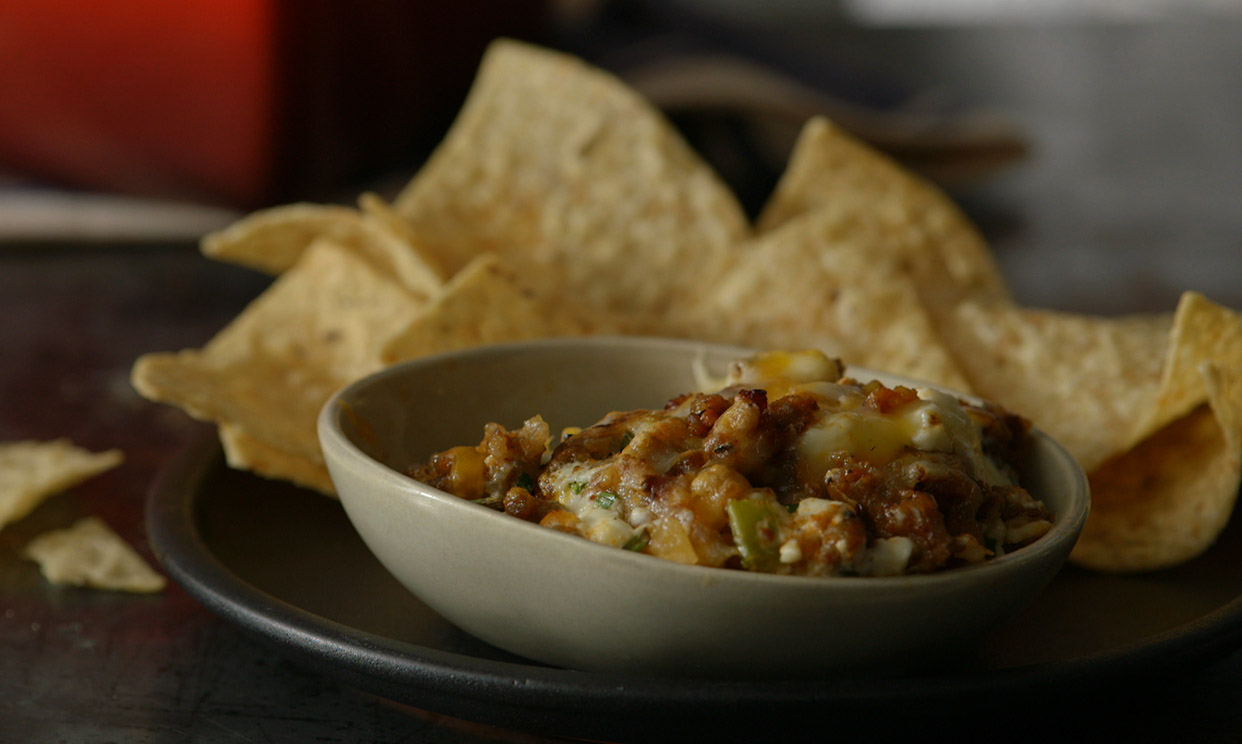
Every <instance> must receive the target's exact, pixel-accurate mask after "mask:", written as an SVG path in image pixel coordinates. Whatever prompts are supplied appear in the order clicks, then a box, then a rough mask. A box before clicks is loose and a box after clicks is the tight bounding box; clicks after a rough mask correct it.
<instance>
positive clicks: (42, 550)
mask: <svg viewBox="0 0 1242 744" xmlns="http://www.w3.org/2000/svg"><path fill="white" fill-rule="evenodd" d="M25 556H26V557H27V558H29V559H30V560H32V561H35V562H37V563H38V564H39V569H40V570H41V571H42V572H43V576H44V578H46V579H47V580H48V581H50V582H52V583H53V584H65V585H69V586H84V587H90V588H93V589H109V590H112V591H123V592H141V593H151V592H158V591H160V590H162V589H163V588H164V586H165V584H166V583H167V582H166V581H165V579H164V577H163V576H161V575H160V574H159V573H157V572H156V571H155V570H154V569H152V568H151V566H150V565H148V564H147V562H146V561H145V560H143V558H142V556H141V555H139V554H138V552H137V551H135V550H134V549H133V548H132V547H130V546H129V544H128V543H126V542H125V541H124V540H123V539H121V537H120V536H119V535H117V534H116V533H115V532H113V531H112V530H111V528H109V527H108V525H106V524H104V522H103V521H101V520H100V519H98V518H96V517H86V518H85V519H81V520H79V521H78V522H76V523H74V525H73V526H72V527H68V528H66V529H63V530H54V531H52V532H47V533H44V534H42V535H40V536H39V537H37V538H35V539H34V540H31V541H30V543H29V544H28V545H27V546H26V550H25Z"/></svg>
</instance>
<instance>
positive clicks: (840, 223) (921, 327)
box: [679, 205, 969, 391]
mask: <svg viewBox="0 0 1242 744" xmlns="http://www.w3.org/2000/svg"><path fill="white" fill-rule="evenodd" d="M911 240H913V241H918V240H919V237H918V236H917V235H916V234H914V233H912V232H909V231H904V230H897V231H894V230H891V229H889V226H888V225H886V224H883V223H881V222H877V221H875V220H872V219H870V217H869V214H868V212H866V211H864V210H857V209H853V208H851V207H849V206H846V207H840V208H839V207H838V206H837V205H828V206H825V207H824V208H822V209H820V210H817V211H816V212H813V213H810V214H807V215H804V216H803V217H801V218H799V219H797V220H793V221H792V222H790V223H788V224H786V225H785V226H783V227H781V228H779V229H777V230H773V231H771V232H769V233H766V234H764V235H763V236H761V237H759V238H757V239H756V240H755V241H754V242H753V243H751V244H750V245H748V246H746V247H745V248H744V250H742V251H739V253H738V256H737V258H736V259H735V260H734V263H733V264H732V265H731V267H730V269H729V271H728V273H727V275H726V276H725V277H724V278H723V279H722V280H721V281H719V282H718V283H717V284H715V285H714V286H712V287H710V288H709V290H708V293H707V294H706V296H704V297H702V298H700V299H699V301H698V303H697V307H696V315H695V319H694V325H692V326H691V327H690V328H689V329H685V330H686V332H685V333H684V334H682V335H691V336H695V337H698V338H703V339H705V340H711V341H720V342H724V343H735V344H741V345H746V346H753V347H756V348H810V347H813V348H818V349H820V350H822V351H824V352H825V353H828V354H830V355H833V356H837V357H840V358H841V359H843V360H844V361H845V362H846V364H847V365H850V364H854V365H860V366H866V367H872V368H875V369H879V370H883V371H887V372H894V373H898V374H904V375H909V376H912V377H916V378H919V379H923V380H928V381H930V382H935V383H938V384H941V385H945V386H947V387H950V388H954V389H957V390H961V391H968V390H969V384H968V381H967V379H966V376H965V375H964V374H963V372H962V370H961V369H959V367H958V364H957V362H956V361H955V360H954V359H953V357H952V356H951V355H950V354H949V353H948V351H947V350H946V349H945V348H944V346H943V345H942V343H941V341H940V338H939V335H938V333H937V331H936V328H935V322H934V320H933V318H932V316H931V315H930V314H929V313H928V312H927V310H926V309H925V307H924V305H923V302H922V300H921V299H920V295H919V291H918V278H917V277H916V276H915V275H913V274H912V273H911V272H910V271H909V270H908V269H909V266H908V264H907V263H906V262H905V261H904V260H903V256H904V255H905V254H906V253H907V252H908V251H909V250H910V248H909V243H908V241H911ZM679 330H683V329H679Z"/></svg>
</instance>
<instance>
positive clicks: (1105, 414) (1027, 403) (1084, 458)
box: [941, 302, 1172, 472]
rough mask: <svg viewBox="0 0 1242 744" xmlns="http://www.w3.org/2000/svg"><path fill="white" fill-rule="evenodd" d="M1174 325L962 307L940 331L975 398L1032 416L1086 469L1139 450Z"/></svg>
mask: <svg viewBox="0 0 1242 744" xmlns="http://www.w3.org/2000/svg"><path fill="white" fill-rule="evenodd" d="M1171 325H1172V319H1171V317H1170V316H1168V315H1159V314H1157V315H1135V316H1126V317H1118V318H1101V317H1093V316H1084V315H1074V314H1070V313H1059V312H1052V311H1047V310H1028V309H1022V308H1018V307H1014V306H1012V305H1009V304H999V305H995V304H987V303H981V302H964V303H962V304H961V305H959V306H957V307H956V308H955V309H954V313H953V316H952V321H951V322H949V323H946V324H944V325H942V326H941V332H942V334H943V336H942V337H943V338H944V339H945V340H946V343H947V344H948V346H949V348H950V349H951V350H952V352H953V354H954V355H955V356H956V357H957V359H959V360H960V361H961V364H962V367H963V369H964V371H965V373H966V377H967V378H968V380H969V381H970V386H971V388H972V389H973V390H974V392H975V393H976V394H978V395H980V396H982V397H984V398H988V399H990V400H993V401H995V402H997V403H1000V404H1001V405H1003V406H1005V407H1006V408H1008V409H1010V410H1011V411H1014V412H1016V413H1019V414H1021V415H1023V416H1025V417H1027V418H1029V419H1030V420H1031V421H1032V422H1033V423H1034V424H1035V425H1036V426H1038V427H1039V428H1040V429H1043V430H1044V431H1045V432H1047V433H1048V434H1049V435H1051V436H1052V437H1053V438H1054V439H1056V440H1058V441H1059V442H1061V444H1063V445H1065V448H1066V449H1068V450H1069V451H1070V453H1071V454H1072V455H1074V457H1075V458H1076V459H1077V460H1078V462H1079V464H1081V465H1082V466H1083V468H1084V469H1085V470H1087V471H1088V472H1090V471H1091V470H1092V469H1094V468H1095V467H1097V466H1099V465H1100V464H1101V463H1103V462H1104V461H1105V460H1107V459H1108V458H1110V457H1112V456H1114V455H1116V454H1117V453H1119V452H1122V451H1124V450H1126V449H1128V448H1129V447H1130V446H1131V445H1132V444H1133V437H1132V432H1133V431H1134V428H1135V426H1136V425H1137V424H1138V421H1139V419H1140V418H1141V417H1142V415H1143V413H1144V411H1146V410H1147V409H1148V408H1149V407H1150V405H1151V401H1152V400H1153V399H1154V397H1155V395H1156V391H1157V390H1158V388H1159V384H1160V371H1161V368H1162V365H1163V360H1164V356H1165V349H1166V348H1167V346H1168V337H1169V329H1170V327H1171Z"/></svg>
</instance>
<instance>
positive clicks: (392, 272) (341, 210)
mask: <svg viewBox="0 0 1242 744" xmlns="http://www.w3.org/2000/svg"><path fill="white" fill-rule="evenodd" d="M376 198H378V197H376ZM371 202H373V200H372V199H370V198H368V203H371ZM320 239H328V240H331V241H332V242H335V243H336V244H338V245H341V246H344V247H347V248H349V249H351V250H354V251H356V252H357V254H358V255H359V256H361V257H362V258H364V259H365V260H367V261H368V262H370V263H371V265H372V266H374V267H375V268H376V269H377V270H378V271H380V272H381V273H383V274H385V275H388V276H392V277H394V278H395V279H396V280H397V281H399V282H400V283H401V284H402V285H403V286H404V287H406V289H408V290H410V291H411V292H413V293H414V294H416V295H419V296H423V297H426V296H430V295H432V294H435V293H436V292H438V291H439V289H440V287H441V286H442V285H443V277H442V276H441V275H440V273H439V272H438V269H437V268H436V267H434V266H433V265H432V264H430V263H428V262H427V261H426V260H425V259H424V258H423V256H422V254H421V253H420V252H419V250H418V249H417V248H416V247H415V246H414V244H413V243H412V242H411V240H410V236H409V234H408V233H406V232H404V231H401V232H398V231H397V229H395V228H394V225H393V224H392V223H391V222H390V221H389V220H387V219H385V218H383V217H380V216H375V215H372V214H362V213H360V212H358V211H357V210H355V209H350V208H349V207H342V206H336V205H329V204H307V203H301V204H289V205H285V206H280V207H272V208H270V209H264V210H261V211H258V212H255V213H253V214H251V215H249V216H247V217H245V218H243V219H241V220H239V221H237V222H235V223H233V224H232V225H230V226H228V227H227V228H225V229H223V230H220V231H218V232H214V233H211V234H209V235H207V236H205V237H204V238H203V240H202V244H201V248H202V251H203V253H204V254H205V255H206V256H208V257H210V258H213V259H216V260H218V261H227V262H230V263H235V264H238V265H241V266H246V267H248V268H252V269H256V270H258V271H262V272H265V273H268V274H273V275H277V274H281V273H283V272H285V271H288V270H289V268H290V267H292V266H293V265H294V264H296V263H297V261H298V259H299V258H301V256H302V254H303V253H304V252H305V251H306V249H307V248H308V247H309V246H310V245H311V244H313V243H314V242H315V241H317V240H320Z"/></svg>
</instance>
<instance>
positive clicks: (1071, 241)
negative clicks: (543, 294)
mask: <svg viewBox="0 0 1242 744" xmlns="http://www.w3.org/2000/svg"><path fill="white" fill-rule="evenodd" d="M1240 39H1242V25H1238V24H1232V25H1230V24H1219V23H1217V24H1200V25H1178V26H1173V27H1148V26H1142V25H1135V26H1127V27H1121V28H1072V29H1054V28H1043V29H990V30H987V31H986V32H981V31H971V30H961V29H956V30H955V29H944V30H938V31H926V30H924V31H914V30H888V31H880V30H873V31H867V32H853V33H850V34H848V35H845V34H841V35H840V38H836V39H831V38H830V41H831V42H832V43H839V44H842V45H856V46H857V47H858V48H859V49H860V50H864V51H865V52H866V53H868V54H873V55H878V56H880V57H882V58H883V59H884V60H886V61H887V63H888V64H889V65H891V66H904V67H906V68H907V69H910V70H917V71H918V73H919V75H920V76H922V77H923V78H924V79H926V80H928V81H936V80H941V81H948V82H951V83H952V84H953V85H954V86H956V87H957V88H958V89H959V90H961V91H963V92H965V93H966V94H968V95H970V96H973V97H974V98H976V99H978V100H986V101H988V102H990V103H993V104H996V105H998V106H1001V107H1002V108H1004V109H1005V110H1007V111H1008V112H1010V113H1011V114H1012V115H1013V116H1014V117H1015V118H1016V120H1017V121H1019V122H1021V123H1022V125H1023V126H1024V127H1025V128H1026V130H1027V131H1028V133H1029V134H1030V136H1031V138H1032V142H1033V144H1034V147H1033V150H1032V153H1031V155H1030V157H1029V158H1028V159H1027V161H1026V162H1025V163H1023V164H1021V165H1019V166H1016V167H1014V168H1012V169H1010V170H1008V171H1006V172H1004V173H1002V174H999V175H997V176H995V177H994V178H992V179H991V180H989V181H988V182H986V183H983V184H980V185H978V186H976V187H974V188H972V189H970V190H969V191H967V192H963V193H961V194H957V195H958V196H960V198H961V203H962V204H963V206H964V207H965V208H966V209H967V211H968V212H969V213H970V215H971V216H972V217H973V218H974V219H975V220H976V222H977V223H978V224H979V225H980V226H981V228H982V229H983V230H984V232H985V234H986V235H987V237H988V238H989V239H990V241H991V242H992V244H993V246H994V247H995V249H996V253H997V256H998V259H999V261H1000V264H1001V266H1002V268H1003V270H1004V271H1005V273H1006V274H1007V276H1008V278H1009V280H1010V282H1011V284H1012V286H1013V288H1014V292H1015V294H1016V295H1017V297H1018V299H1019V300H1020V301H1022V302H1024V303H1026V304H1028V305H1039V306H1044V307H1051V308H1057V309H1063V310H1071V311H1080V312H1093V313H1103V314H1114V313H1123V312H1137V311H1150V310H1160V311H1163V310H1171V309H1172V307H1173V305H1174V304H1175V302H1176V298H1177V294H1178V293H1179V292H1180V291H1181V290H1183V289H1196V290H1199V291H1202V292H1204V293H1205V294H1207V295H1208V296H1209V297H1212V298H1213V299H1215V300H1217V301H1218V302H1221V303H1223V304H1226V305H1230V306H1232V307H1235V308H1242V281H1240V280H1242V96H1239V95H1238V87H1237V86H1238V81H1239V80H1242V77H1239V74H1240V73H1242V43H1238V42H1239V40H1240ZM267 281H268V280H266V279H265V278H263V277H260V276H258V275H256V274H253V273H251V272H248V271H246V270H244V269H240V268H236V267H231V266H227V265H222V264H218V263H213V262H211V261H208V260H206V259H204V258H203V257H202V256H200V255H199V254H198V252H197V251H196V249H195V247H194V246H193V245H191V244H159V243H156V244H152V243H142V244H115V243H112V244H97V243H88V242H82V243H58V244H21V245H0V441H5V440H15V439H51V438H56V437H62V436H69V437H71V438H72V439H73V440H75V441H76V442H77V443H79V444H81V445H83V446H85V447H88V448H92V449H106V448H111V447H119V448H121V449H123V450H124V452H125V455H126V460H125V463H124V465H122V466H121V467H119V468H118V469H116V470H114V471H112V472H109V473H107V474H105V475H103V476H101V477H99V478H96V479H94V480H92V481H90V482H88V483H85V484H83V485H81V486H78V487H76V488H73V489H71V490H70V491H68V492H66V493H64V494H61V495H58V496H56V497H54V498H52V499H51V500H49V501H48V502H46V503H45V504H44V505H43V506H42V507H40V508H39V509H38V510H37V511H36V512H34V513H33V514H32V515H30V516H29V517H27V518H26V519H24V520H22V521H20V522H18V523H16V524H13V525H11V526H9V527H6V528H5V529H4V530H3V531H0V741H3V742H49V743H50V742H66V743H74V742H147V741H151V742H178V741H194V742H259V741H282V742H361V741H367V742H491V741H543V740H545V739H544V738H543V735H542V734H534V733H529V732H523V731H518V730H510V729H507V728H503V727H498V726H496V725H492V724H486V725H484V724H479V723H475V722H470V721H466V720H462V719H458V718H452V717H446V716H443V715H440V714H439V713H437V712H436V711H434V710H430V711H429V710H422V709H419V708H417V707H411V706H409V705H404V704H398V703H395V702H391V701H388V700H385V699H383V698H381V697H377V696H375V695H372V694H370V693H367V692H363V691H361V690H358V689H355V688H353V687H351V686H349V685H346V684H342V683H341V682H339V681H337V680H335V679H333V678H331V676H330V675H325V674H322V673H319V672H315V671H312V670H310V669H307V668H304V667H303V666H301V665H300V664H298V663H297V662H295V661H294V660H291V659H289V658H286V657H285V656H283V655H282V654H281V653H279V652H278V651H277V650H276V649H274V648H272V647H271V646H269V645H268V644H266V643H264V642H263V641H262V640H261V639H258V638H255V637H253V636H251V635H249V634H247V633H245V632H243V631H242V630H240V629H238V628H237V627H234V625H232V624H230V623H229V622H227V621H226V620H223V619H221V618H220V617H218V616H217V615H215V614H214V613H212V612H211V611H209V610H207V609H205V608H204V607H203V606H202V605H201V604H200V603H199V602H197V601H196V600H195V599H194V598H193V597H192V596H191V595H190V594H188V593H187V592H186V591H184V590H183V589H182V588H181V587H180V586H178V585H176V584H175V583H172V584H170V586H169V587H168V588H167V590H166V591H164V592H162V593H160V594H157V595H154V596H136V595H126V594H119V593H109V592H100V591H91V590H82V589H73V588H57V587H53V586H50V585H48V584H47V583H45V582H44V581H43V580H42V578H41V576H40V575H39V573H38V571H37V569H36V568H35V566H34V565H33V564H31V563H29V562H27V561H24V560H22V559H21V557H20V552H21V548H22V546H23V545H24V544H25V543H26V542H27V541H28V540H29V539H30V538H32V537H33V536H34V535H37V534H39V533H41V532H43V531H45V530H47V529H51V528H54V527H60V526H65V525H67V524H69V523H70V522H71V521H73V520H74V519H76V518H77V517H79V516H83V515H87V514H92V515H97V516H99V517H101V518H103V519H104V520H105V521H106V522H108V523H109V524H110V525H111V526H112V527H113V528H114V529H116V530H117V531H118V532H119V533H120V534H121V535H122V536H123V537H124V538H126V539H127V540H128V541H129V542H130V543H131V544H133V545H135V546H137V547H138V549H139V550H140V551H141V552H143V554H144V555H146V556H147V557H148V558H150V559H152V560H154V556H153V554H152V551H151V548H150V544H149V540H148V536H147V534H146V528H145V523H144V503H145V500H146V499H147V495H148V493H149V491H150V489H151V487H152V484H153V482H154V481H155V479H156V477H157V474H158V473H159V472H160V471H161V469H162V468H163V467H165V466H166V464H167V463H168V462H169V460H170V458H172V457H174V455H175V454H176V453H177V452H178V451H179V450H181V449H182V448H183V447H184V446H186V444H187V443H189V442H190V441H193V440H194V439H195V438H196V437H197V436H199V435H200V434H201V433H202V431H203V425H202V424H200V423H197V422H194V421H191V420H190V419H189V418H188V417H186V416H185V415H184V414H182V413H181V412H180V411H178V410H176V409H173V408H170V407H167V406H160V405H155V404H151V403H148V402H146V401H144V400H143V399H141V398H140V397H139V396H138V395H136V394H135V393H134V391H133V390H132V389H131V387H130V385H129V382H128V375H129V369H130V365H131V364H132V362H133V360H134V359H135V358H136V357H137V356H139V355H140V354H142V353H144V352H148V351H157V350H171V349H179V348H186V347H194V346H198V345H201V344H202V343H203V342H205V341H206V340H207V339H208V338H210V337H211V335H212V334H213V333H214V332H216V331H217V330H218V329H219V328H220V327H222V326H223V325H224V323H226V322H227V320H228V319H229V318H231V317H232V316H233V315H235V314H236V313H237V312H238V311H239V310H241V309H242V308H243V307H244V305H245V304H246V303H247V302H248V301H249V300H251V299H252V298H254V297H255V296H256V295H257V294H259V293H260V292H261V291H262V290H263V288H264V287H265V286H266V283H267ZM1240 570H1242V569H1240ZM1099 695H1100V697H1101V700H1102V701H1104V700H1107V698H1108V692H1107V691H1100V693H1099ZM1036 702H1038V701H1036ZM1111 703H1112V704H1111V705H1105V704H1103V702H1102V704H1101V706H1100V708H1099V710H1100V711H1102V712H1107V715H1108V719H1107V720H1103V719H1101V720H1096V721H1088V722H1086V724H1085V725H1087V726H1093V727H1094V728H1095V730H1097V731H1098V732H1101V733H1102V732H1108V731H1113V730H1117V731H1121V730H1125V731H1139V732H1146V733H1148V734H1152V735H1161V736H1162V737H1163V738H1166V739H1169V740H1173V741H1236V740H1237V738H1238V736H1239V735H1242V734H1240V733H1239V732H1242V653H1236V652H1231V653H1226V654H1224V655H1223V657H1222V658H1220V659H1219V660H1218V661H1215V662H1213V663H1210V664H1208V665H1207V666H1206V667H1204V668H1199V669H1196V670H1195V671H1194V672H1193V673H1191V674H1189V675H1187V676H1185V677H1178V678H1176V679H1174V680H1170V681H1168V683H1167V684H1164V683H1161V682H1159V681H1153V687H1152V689H1151V691H1149V692H1148V693H1147V694H1146V696H1144V697H1140V698H1136V699H1135V700H1134V701H1133V704H1132V705H1129V706H1125V705H1119V704H1118V701H1115V700H1114V701H1111ZM963 715H964V716H966V720H971V717H972V716H977V715H979V712H977V711H969V712H965V713H964V714H963ZM899 718H900V713H896V714H895V715H894V719H895V720H896V719H899ZM1012 720H1021V717H1020V716H1019V717H1017V718H1014V719H1011V721H1012ZM773 726H774V729H773V731H774V735H776V734H785V735H786V737H785V738H791V737H792V738H796V737H793V733H794V732H782V731H781V729H780V724H779V721H774V722H773ZM828 730H831V728H830V729H828ZM570 733H572V732H570ZM668 733H669V732H668V731H663V732H660V731H652V732H650V737H643V738H650V739H655V738H662V737H660V736H659V735H660V734H668ZM976 733H978V734H982V735H987V733H988V732H987V731H976ZM992 733H1000V732H995V731H993V732H992ZM1010 733H1012V732H1005V733H1004V734H1002V735H1003V736H1006V737H1008V736H1009V734H1010ZM687 735H688V734H687ZM691 738H692V737H691Z"/></svg>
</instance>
